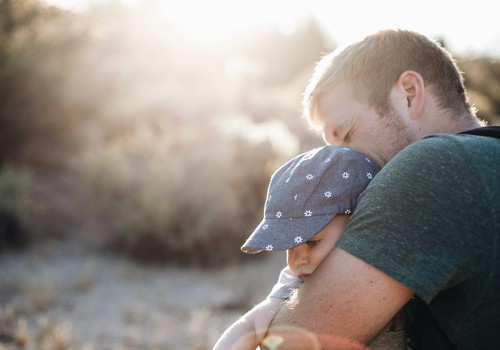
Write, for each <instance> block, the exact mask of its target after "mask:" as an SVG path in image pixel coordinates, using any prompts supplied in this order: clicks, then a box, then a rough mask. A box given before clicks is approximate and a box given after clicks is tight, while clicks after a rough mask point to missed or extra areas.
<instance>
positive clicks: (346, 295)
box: [268, 248, 413, 350]
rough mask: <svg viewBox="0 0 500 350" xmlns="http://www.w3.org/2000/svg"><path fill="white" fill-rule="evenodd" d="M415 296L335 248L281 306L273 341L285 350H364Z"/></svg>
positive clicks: (385, 276) (275, 322) (272, 328)
mask: <svg viewBox="0 0 500 350" xmlns="http://www.w3.org/2000/svg"><path fill="white" fill-rule="evenodd" d="M412 295H413V293H412V292H411V291H410V290H408V289H407V288H406V287H404V286H403V285H401V284H399V283H398V282H397V281H395V280H393V279H392V278H390V277H388V276H387V275H385V274H383V273H382V272H380V271H379V270H377V269H375V268H373V267H372V266H370V265H368V264H366V263H365V262H363V261H361V260H359V259H357V258H356V257H354V256H352V255H350V254H349V253H347V252H345V251H343V250H341V249H339V248H335V249H334V250H333V251H332V253H331V254H330V255H329V256H328V257H327V258H326V259H325V261H324V262H323V263H322V264H321V265H320V267H319V268H318V269H317V270H316V271H315V273H314V274H313V275H312V276H310V277H309V278H308V279H307V280H306V282H305V283H304V285H303V286H302V287H301V288H300V289H299V290H298V292H297V294H296V296H295V297H293V298H292V299H291V300H290V301H289V302H287V303H285V304H284V305H283V306H282V308H281V309H280V311H279V312H278V315H277V316H276V317H275V318H274V321H273V323H272V325H271V328H270V331H269V333H268V336H269V337H270V338H271V339H274V340H283V343H282V344H280V346H279V347H278V348H277V349H280V350H285V349H309V348H311V349H315V348H320V349H364V348H366V346H365V345H364V344H368V343H369V342H370V341H371V340H372V339H373V338H374V337H375V336H376V335H377V334H378V332H380V331H381V330H382V329H383V327H384V326H385V325H386V324H387V323H388V322H389V320H390V319H391V318H392V317H393V316H394V315H395V314H396V313H397V312H398V310H400V309H401V308H402V307H403V306H404V305H405V304H406V302H407V301H408V300H409V299H410V298H411V296H412ZM319 344H321V346H319ZM268 348H269V347H268Z"/></svg>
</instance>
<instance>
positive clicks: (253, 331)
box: [212, 297, 283, 350]
mask: <svg viewBox="0 0 500 350" xmlns="http://www.w3.org/2000/svg"><path fill="white" fill-rule="evenodd" d="M282 303H283V299H279V298H273V297H270V298H267V299H266V300H264V301H262V302H261V303H259V304H257V305H255V306H254V307H253V308H252V309H251V310H250V311H248V312H247V313H246V314H245V315H243V316H242V317H241V318H240V319H238V320H237V321H236V322H234V323H233V324H232V325H231V326H230V327H229V328H228V329H226V331H225V332H224V333H223V334H222V335H221V337H220V338H219V340H218V341H217V343H216V344H215V345H214V347H213V349H212V350H247V349H248V350H255V349H256V348H257V347H258V346H259V344H260V343H261V341H262V340H263V339H264V337H265V335H266V333H267V329H268V328H269V325H270V324H271V322H272V320H273V319H274V316H275V315H276V313H277V312H278V310H279V309H280V307H281V304H282Z"/></svg>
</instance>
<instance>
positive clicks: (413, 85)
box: [398, 70, 426, 118]
mask: <svg viewBox="0 0 500 350" xmlns="http://www.w3.org/2000/svg"><path fill="white" fill-rule="evenodd" d="M398 87H399V88H400V89H401V91H402V92H403V93H404V95H405V96H406V108H408V112H409V115H410V116H411V117H412V118H418V117H419V116H420V115H421V113H422V110H423V108H424V103H425V97H426V93H425V85H424V79H423V78H422V76H421V75H420V74H418V73H417V72H414V71H410V70H408V71H404V72H403V73H401V75H400V76H399V79H398Z"/></svg>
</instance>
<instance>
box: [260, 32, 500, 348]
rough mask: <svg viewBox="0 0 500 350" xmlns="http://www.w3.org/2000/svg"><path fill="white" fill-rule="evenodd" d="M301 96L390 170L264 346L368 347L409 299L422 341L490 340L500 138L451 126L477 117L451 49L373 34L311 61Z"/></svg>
mask: <svg viewBox="0 0 500 350" xmlns="http://www.w3.org/2000/svg"><path fill="white" fill-rule="evenodd" d="M304 107H305V109H304V111H305V115H306V117H307V118H308V120H309V121H310V122H311V124H312V125H314V126H316V127H318V128H319V129H320V130H321V131H322V133H323V138H324V140H325V141H326V142H327V143H330V144H345V145H348V146H350V147H352V148H354V149H357V150H358V151H360V152H363V153H365V154H367V155H368V156H370V157H371V158H372V159H374V160H375V161H376V162H377V163H378V164H379V165H381V166H384V168H383V169H382V171H381V172H380V173H379V174H378V175H377V176H376V177H375V178H374V180H373V181H372V182H371V184H370V185H369V186H368V188H367V190H366V191H365V193H364V194H363V195H362V196H361V197H360V198H359V203H358V207H357V209H356V211H355V212H354V214H353V216H352V218H351V219H350V220H349V223H348V226H347V229H346V232H345V233H344V234H343V236H342V237H341V239H340V240H339V242H338V243H337V247H336V248H335V249H334V250H333V251H332V252H331V253H330V254H329V256H328V257H327V258H326V259H325V261H324V262H323V263H322V264H321V265H320V267H319V268H318V269H317V270H316V273H315V274H314V275H313V276H310V278H308V279H307V280H306V281H305V283H304V285H303V286H302V287H301V288H300V289H299V291H298V293H297V295H296V297H295V298H293V299H292V300H290V301H289V302H287V303H285V304H284V305H283V307H282V309H281V310H280V312H279V313H278V315H277V316H276V317H275V319H274V322H273V324H272V327H271V329H270V332H269V333H268V338H267V340H266V342H265V344H266V345H267V346H268V347H269V348H272V347H273V346H271V345H270V344H273V343H275V344H278V346H277V347H275V348H278V349H280V350H281V349H316V348H317V349H351V348H352V349H358V348H364V344H369V343H370V342H371V340H373V339H374V337H375V336H376V335H377V334H378V333H379V332H380V331H381V330H382V328H383V327H384V326H385V325H386V324H387V323H388V322H389V321H390V320H391V319H392V318H393V317H394V316H395V315H396V314H397V313H398V311H399V310H401V309H402V308H403V307H404V306H405V305H406V304H407V303H408V302H409V301H412V303H413V302H414V301H416V303H417V304H418V307H417V311H416V312H415V313H413V314H412V315H411V316H412V321H413V323H412V324H411V325H410V326H407V327H408V328H409V330H410V331H412V332H413V336H412V337H413V342H414V344H413V345H414V346H415V347H416V348H422V349H433V348H435V349H447V348H450V349H455V348H456V349H493V348H498V344H500V332H498V329H500V317H499V316H498V315H499V312H500V267H499V266H500V201H499V200H498V196H499V195H500V140H499V139H497V138H494V137H489V136H473V135H450V134H458V133H461V132H465V131H468V130H471V129H476V128H479V127H481V126H483V124H482V123H481V121H480V120H478V119H477V118H476V116H475V110H474V108H473V107H471V105H470V104H469V102H468V99H467V95H466V91H465V88H464V85H463V77H462V75H461V73H460V71H459V69H458V67H457V66H456V63H455V61H454V60H453V58H452V57H451V55H450V54H449V53H448V52H447V51H446V50H445V49H443V48H442V47H441V46H440V45H439V44H437V43H435V42H433V41H431V40H429V39H428V38H426V37H425V36H423V35H420V34H418V33H415V32H411V31H405V30H387V31H381V32H378V33H375V34H374V35H371V36H368V37H366V38H365V39H364V40H362V41H360V42H358V43H355V44H353V45H351V46H348V47H347V48H345V49H344V50H342V51H339V52H334V53H332V54H331V55H329V56H326V57H325V58H324V59H323V60H322V61H321V62H320V63H319V64H318V66H317V69H316V72H315V74H314V76H313V79H312V80H311V82H310V84H309V86H308V87H307V89H306V92H305V98H304ZM490 128H494V127H490ZM433 134H441V135H437V136H431V137H429V136H430V135H433ZM444 134H447V135H444ZM417 141H418V142H417ZM408 145H409V146H408ZM407 146H408V147H407ZM405 147H406V148H405ZM413 345H412V346H413Z"/></svg>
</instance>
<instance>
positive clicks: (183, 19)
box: [44, 0, 500, 57]
mask: <svg viewBox="0 0 500 350" xmlns="http://www.w3.org/2000/svg"><path fill="white" fill-rule="evenodd" d="M44 1H46V2H49V3H52V4H57V5H59V6H62V7H66V8H74V9H75V8H82V7H83V6H85V4H86V3H98V2H102V1H109V0H44ZM148 1H149V2H151V3H157V4H158V6H159V11H160V14H161V16H163V17H164V18H165V19H166V20H168V21H169V22H173V23H175V24H176V25H177V26H179V28H182V29H184V30H186V31H188V32H190V33H191V34H194V35H198V36H201V37H205V38H210V37H212V38H217V37H221V36H224V35H227V34H228V33H229V32H231V31H238V30H242V29H252V28H257V27H259V26H262V25H269V24H275V25H279V26H280V27H281V28H282V29H283V30H291V29H293V25H294V23H295V21H296V20H298V19H300V18H303V17H304V16H314V17H315V18H317V20H318V21H319V22H320V23H321V24H322V25H323V26H324V28H325V29H326V30H327V31H328V32H329V33H330V34H331V35H332V38H333V40H334V42H335V43H336V44H338V45H344V44H348V43H350V42H352V41H354V40H358V39H361V38H362V37H364V36H365V35H367V34H370V33H372V32H374V31H376V30H379V29H384V28H406V29H412V30H416V31H418V32H420V33H422V34H425V35H427V36H429V37H431V38H434V39H435V38H438V37H439V38H444V39H445V41H446V43H447V45H448V47H449V48H450V49H451V50H452V52H454V53H457V54H469V53H471V54H484V53H486V54H491V55H495V56H498V57H500V26H497V25H496V24H495V23H497V22H498V14H499V13H500V1H495V0H469V1H465V2H459V1H456V0H444V1H440V0H417V1H413V2H407V1H404V0H344V1H337V0H307V1H306V0H252V1H248V0H246V1H240V0H210V1H206V0H121V2H123V3H125V4H129V5H131V6H133V5H136V4H138V3H141V2H148Z"/></svg>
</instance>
